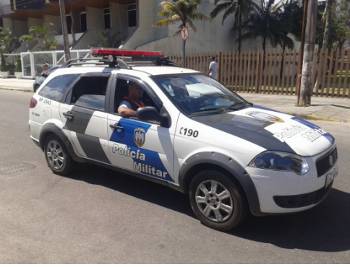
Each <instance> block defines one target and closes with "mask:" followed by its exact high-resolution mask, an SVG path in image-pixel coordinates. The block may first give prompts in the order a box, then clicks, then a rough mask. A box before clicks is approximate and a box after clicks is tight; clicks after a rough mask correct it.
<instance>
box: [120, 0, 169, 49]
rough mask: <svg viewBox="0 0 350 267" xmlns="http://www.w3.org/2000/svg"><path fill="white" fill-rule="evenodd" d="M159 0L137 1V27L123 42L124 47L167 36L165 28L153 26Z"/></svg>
mask: <svg viewBox="0 0 350 267" xmlns="http://www.w3.org/2000/svg"><path fill="white" fill-rule="evenodd" d="M160 2H161V1H160V0H147V1H145V0H139V1H138V27H137V29H136V30H135V32H134V33H133V35H132V36H131V37H130V39H129V40H127V42H126V43H125V45H124V47H123V48H125V49H135V48H136V47H139V46H142V45H144V44H146V43H149V42H151V41H153V40H157V39H160V38H164V37H166V36H168V29H167V28H163V29H161V28H158V27H154V26H153V25H154V23H155V22H156V21H157V19H158V11H159V4H160Z"/></svg>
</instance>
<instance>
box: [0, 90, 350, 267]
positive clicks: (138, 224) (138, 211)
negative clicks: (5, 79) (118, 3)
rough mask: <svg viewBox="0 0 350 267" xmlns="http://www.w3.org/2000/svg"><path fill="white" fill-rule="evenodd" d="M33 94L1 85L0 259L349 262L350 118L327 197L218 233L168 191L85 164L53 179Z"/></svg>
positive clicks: (334, 127) (338, 128) (336, 127)
mask: <svg viewBox="0 0 350 267" xmlns="http://www.w3.org/2000/svg"><path fill="white" fill-rule="evenodd" d="M30 96H31V95H30V94H28V93H21V92H11V91H0V129H1V131H0V181H1V186H0V229H1V231H0V240H1V242H0V263H214V262H217V263H260V262H261V263H350V230H349V226H350V212H349V211H350V179H349V173H348V171H347V169H346V166H350V142H349V131H348V127H349V126H350V124H347V123H330V122H319V124H321V125H322V126H323V127H324V128H325V129H327V130H329V131H330V132H332V133H333V134H334V135H335V137H336V138H337V142H338V147H339V165H340V170H339V171H340V173H339V176H338V177H337V179H336V181H335V184H334V189H333V190H332V191H331V193H330V195H329V197H328V198H327V199H326V200H325V201H324V202H323V203H322V204H321V205H319V206H318V207H316V208H314V209H312V210H310V211H307V212H303V213H300V214H295V215H285V216H272V217H263V218H250V219H249V220H248V221H247V222H246V223H245V224H244V225H243V226H242V227H241V228H239V229H236V230H235V231H232V232H230V233H222V232H218V231H214V230H212V229H209V228H207V227H205V226H203V225H201V224H200V223H199V222H198V221H197V220H196V219H195V218H193V216H192V213H191V210H190V207H189V204H188V201H187V198H186V197H185V196H184V195H182V194H180V193H177V192H175V191H173V190H171V189H168V188H165V187H162V186H160V185H157V184H153V183H150V182H146V181H142V180H138V179H136V178H133V177H131V176H127V175H124V174H121V173H117V172H112V171H109V170H105V169H102V168H99V167H95V166H91V165H81V166H80V168H79V169H77V170H76V171H75V172H74V173H73V174H72V175H71V176H70V177H66V178H65V177H60V176H56V175H53V174H52V173H51V172H50V171H49V169H48V168H47V166H46V163H45V160H44V155H43V153H42V152H41V151H40V149H39V148H38V147H36V146H35V145H34V144H33V143H32V142H31V140H30V139H29V131H28V125H27V120H28V103H29V99H30Z"/></svg>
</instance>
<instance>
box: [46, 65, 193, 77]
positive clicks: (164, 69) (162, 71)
mask: <svg viewBox="0 0 350 267" xmlns="http://www.w3.org/2000/svg"><path fill="white" fill-rule="evenodd" d="M104 71H106V72H117V73H118V72H121V73H126V72H127V73H129V74H137V73H139V74H140V75H145V74H146V75H149V76H157V75H171V74H183V73H199V72H198V71H196V70H191V69H185V68H180V67H173V66H133V67H132V69H119V68H115V69H114V68H108V67H106V66H91V65H86V66H73V67H66V68H64V67H63V68H57V69H56V70H54V71H53V72H52V76H51V77H53V76H60V75H66V74H85V73H98V72H104Z"/></svg>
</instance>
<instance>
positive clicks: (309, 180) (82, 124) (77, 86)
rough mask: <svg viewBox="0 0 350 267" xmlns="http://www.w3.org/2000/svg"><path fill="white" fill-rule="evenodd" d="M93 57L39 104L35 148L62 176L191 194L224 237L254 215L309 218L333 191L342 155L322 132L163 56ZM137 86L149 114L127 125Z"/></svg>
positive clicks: (70, 67)
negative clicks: (106, 177) (79, 168)
mask: <svg viewBox="0 0 350 267" xmlns="http://www.w3.org/2000/svg"><path fill="white" fill-rule="evenodd" d="M92 54H93V55H94V56H95V57H96V58H95V61H94V59H86V60H84V61H82V60H80V61H79V62H69V64H67V65H66V66H65V67H62V68H59V69H57V70H55V71H54V72H53V73H52V74H51V75H50V76H49V77H48V78H47V79H46V80H45V82H44V83H43V84H42V85H41V86H40V88H39V89H38V91H37V92H36V93H35V94H34V96H33V97H32V99H31V101H30V110H29V117H30V119H29V125H30V133H31V138H32V139H33V140H34V141H35V142H36V143H37V144H39V145H40V147H41V148H42V150H43V151H44V153H45V157H46V160H47V163H48V166H49V168H50V169H51V170H52V171H53V172H54V173H55V174H59V175H66V174H68V172H70V171H71V169H72V167H73V165H75V163H78V162H92V163H96V164H99V165H102V166H106V167H110V168H113V169H115V170H119V171H122V172H127V173H131V174H133V175H136V176H138V177H140V178H144V179H148V180H151V181H154V182H158V183H161V184H163V185H166V186H169V187H171V188H174V189H176V190H179V191H181V192H183V193H186V194H188V196H189V200H190V204H191V207H192V209H193V212H194V214H195V215H196V217H197V218H198V219H199V220H200V221H201V222H202V223H203V224H205V225H207V226H209V227H212V228H215V229H218V230H222V231H227V230H230V229H232V228H234V227H236V226H237V225H238V224H240V223H241V222H242V221H243V220H244V218H245V217H246V215H247V214H248V213H251V214H253V215H256V216H261V215H267V214H282V213H292V212H299V211H303V210H306V209H310V208H312V207H314V206H315V205H317V204H319V203H320V202H321V201H322V200H323V199H324V198H325V197H326V195H327V193H328V192H329V191H330V188H331V187H332V184H333V180H334V177H335V176H336V175H337V148H336V143H335V139H334V137H333V136H332V135H331V134H329V133H328V132H326V131H324V130H322V129H321V128H320V127H318V126H316V125H314V124H312V123H310V122H308V121H305V120H303V119H301V118H298V117H295V116H292V115H288V114H284V113H280V112H277V111H274V110H271V109H268V108H264V107H262V106H257V105H254V104H251V103H249V102H247V101H246V100H244V99H243V98H242V97H240V96H239V95H237V94H236V93H234V92H232V91H229V90H228V89H226V88H225V87H224V86H223V85H221V84H220V83H218V82H217V81H215V80H213V79H211V78H209V77H207V76H206V75H203V74H202V73H200V72H197V71H194V70H190V69H184V68H179V67H175V66H172V65H171V63H170V62H169V61H168V60H166V58H164V57H163V56H162V54H161V53H158V52H142V51H125V50H113V49H92ZM106 57H108V59H105V58H106ZM131 84H137V85H138V86H139V87H140V88H142V90H143V99H142V101H143V103H144V107H142V108H139V109H138V110H137V116H136V117H131V118H125V117H122V116H120V114H118V113H117V110H118V106H119V104H120V103H121V101H122V100H123V99H124V98H125V96H126V95H127V94H128V88H129V86H130V85H131Z"/></svg>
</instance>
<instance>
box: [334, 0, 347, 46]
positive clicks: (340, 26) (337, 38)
mask: <svg viewBox="0 0 350 267" xmlns="http://www.w3.org/2000/svg"><path fill="white" fill-rule="evenodd" d="M332 28H333V32H332V33H331V34H330V35H331V40H332V41H333V44H335V45H336V47H337V48H339V49H340V50H342V49H343V46H344V43H345V42H346V40H348V39H350V10H349V2H348V1H347V0H341V2H340V3H339V4H338V6H337V16H335V18H334V24H333V27H332Z"/></svg>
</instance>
